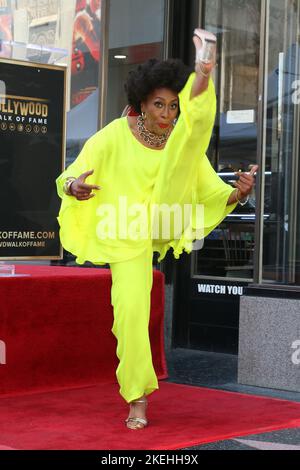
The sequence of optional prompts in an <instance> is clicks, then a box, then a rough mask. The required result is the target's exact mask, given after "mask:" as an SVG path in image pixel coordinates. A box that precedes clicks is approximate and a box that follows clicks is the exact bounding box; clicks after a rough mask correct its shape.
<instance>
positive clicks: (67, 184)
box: [63, 176, 76, 196]
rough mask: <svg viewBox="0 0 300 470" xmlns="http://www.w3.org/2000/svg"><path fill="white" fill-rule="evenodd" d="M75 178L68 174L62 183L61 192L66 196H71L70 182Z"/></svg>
mask: <svg viewBox="0 0 300 470" xmlns="http://www.w3.org/2000/svg"><path fill="white" fill-rule="evenodd" d="M75 180H76V178H74V176H69V177H68V178H67V179H66V181H65V183H64V185H63V192H64V193H65V194H66V195H67V196H72V193H71V184H72V183H73V182H74V181H75Z"/></svg>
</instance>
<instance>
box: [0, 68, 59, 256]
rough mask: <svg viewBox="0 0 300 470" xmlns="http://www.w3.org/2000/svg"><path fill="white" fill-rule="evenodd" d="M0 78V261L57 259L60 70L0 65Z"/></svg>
mask: <svg viewBox="0 0 300 470" xmlns="http://www.w3.org/2000/svg"><path fill="white" fill-rule="evenodd" d="M0 77H1V81H0V142H1V146H0V149H1V150H0V201H1V202H0V259H31V258H33V259H34V258H44V259H57V258H60V257H61V256H60V255H61V246H60V242H59V235H58V223H57V219H56V217H57V213H58V210H59V200H58V197H57V195H56V188H55V179H56V178H57V176H58V175H59V174H60V173H61V171H62V168H63V162H64V140H65V139H64V135H65V69H64V68H62V67H58V66H48V65H40V64H32V63H27V62H17V61H9V60H6V59H0Z"/></svg>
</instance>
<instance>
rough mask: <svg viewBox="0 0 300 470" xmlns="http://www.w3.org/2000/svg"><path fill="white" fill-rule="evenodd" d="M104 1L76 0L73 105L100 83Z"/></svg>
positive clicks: (73, 42) (72, 85) (83, 98)
mask: <svg viewBox="0 0 300 470" xmlns="http://www.w3.org/2000/svg"><path fill="white" fill-rule="evenodd" d="M100 21H101V0H77V2H76V14H75V18H74V28H73V41H72V80H71V107H74V106H76V105H78V104H79V103H81V102H82V101H83V100H85V98H87V97H88V96H89V95H90V94H91V93H92V92H93V91H95V89H96V88H97V86H98V74H99V60H100Z"/></svg>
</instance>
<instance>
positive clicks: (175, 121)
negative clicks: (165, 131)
mask: <svg viewBox="0 0 300 470" xmlns="http://www.w3.org/2000/svg"><path fill="white" fill-rule="evenodd" d="M177 121H178V118H175V119H173V126H176V123H177Z"/></svg>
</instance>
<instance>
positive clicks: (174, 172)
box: [153, 74, 236, 260]
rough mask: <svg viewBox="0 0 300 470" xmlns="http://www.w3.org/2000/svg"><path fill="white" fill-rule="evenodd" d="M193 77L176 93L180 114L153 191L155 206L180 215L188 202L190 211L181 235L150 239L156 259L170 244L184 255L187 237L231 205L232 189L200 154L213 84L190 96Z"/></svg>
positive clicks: (212, 106) (208, 227) (200, 233)
mask: <svg viewBox="0 0 300 470" xmlns="http://www.w3.org/2000/svg"><path fill="white" fill-rule="evenodd" d="M194 78H195V74H191V76H190V77H189V80H188V81H187V83H186V85H185V87H184V89H183V90H182V91H181V92H180V94H179V101H180V111H181V114H180V117H179V119H178V122H177V124H176V127H175V129H174V131H173V133H172V135H171V137H170V139H169V141H168V143H167V146H166V153H165V154H164V156H163V161H162V164H161V168H160V170H159V174H158V178H157V182H156V185H155V188H154V194H153V201H154V203H155V204H168V205H174V204H176V205H177V207H178V211H179V210H181V212H182V213H184V210H185V209H184V206H185V205H186V207H187V206H190V207H191V212H190V214H191V215H190V217H188V218H184V220H185V224H184V226H183V227H182V234H181V237H176V238H173V239H171V240H165V241H163V240H162V239H160V240H159V239H158V240H155V241H154V243H153V245H154V250H155V251H158V252H159V253H160V258H159V260H161V259H163V257H164V256H165V253H166V252H167V250H168V249H169V248H170V247H172V248H173V250H174V256H175V258H178V257H179V256H180V254H181V253H182V251H183V250H185V251H187V252H188V253H190V252H191V250H192V248H193V241H194V240H196V239H202V238H204V237H205V236H206V235H208V234H209V233H210V232H211V231H212V230H213V229H214V228H215V227H216V226H217V225H218V224H219V223H220V222H221V221H222V220H223V219H224V218H225V217H226V215H228V214H229V213H230V212H231V211H232V210H233V209H234V207H235V206H236V204H232V205H230V206H227V202H228V198H229V196H230V194H231V193H232V191H233V190H234V188H232V187H231V186H230V185H228V184H226V183H224V182H223V181H222V180H221V178H219V176H218V175H217V173H216V172H215V171H214V169H213V168H212V166H211V164H210V162H209V160H208V158H207V156H206V151H207V148H208V145H209V142H210V139H211V133H212V129H213V125H214V121H215V113H216V96H215V89H214V84H213V81H212V80H211V79H210V80H209V84H208V88H207V89H206V90H205V91H204V92H203V93H201V94H200V95H198V96H196V97H194V98H193V99H190V95H191V89H192V85H193V81H194ZM199 206H201V207H202V210H198V209H199Z"/></svg>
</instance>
